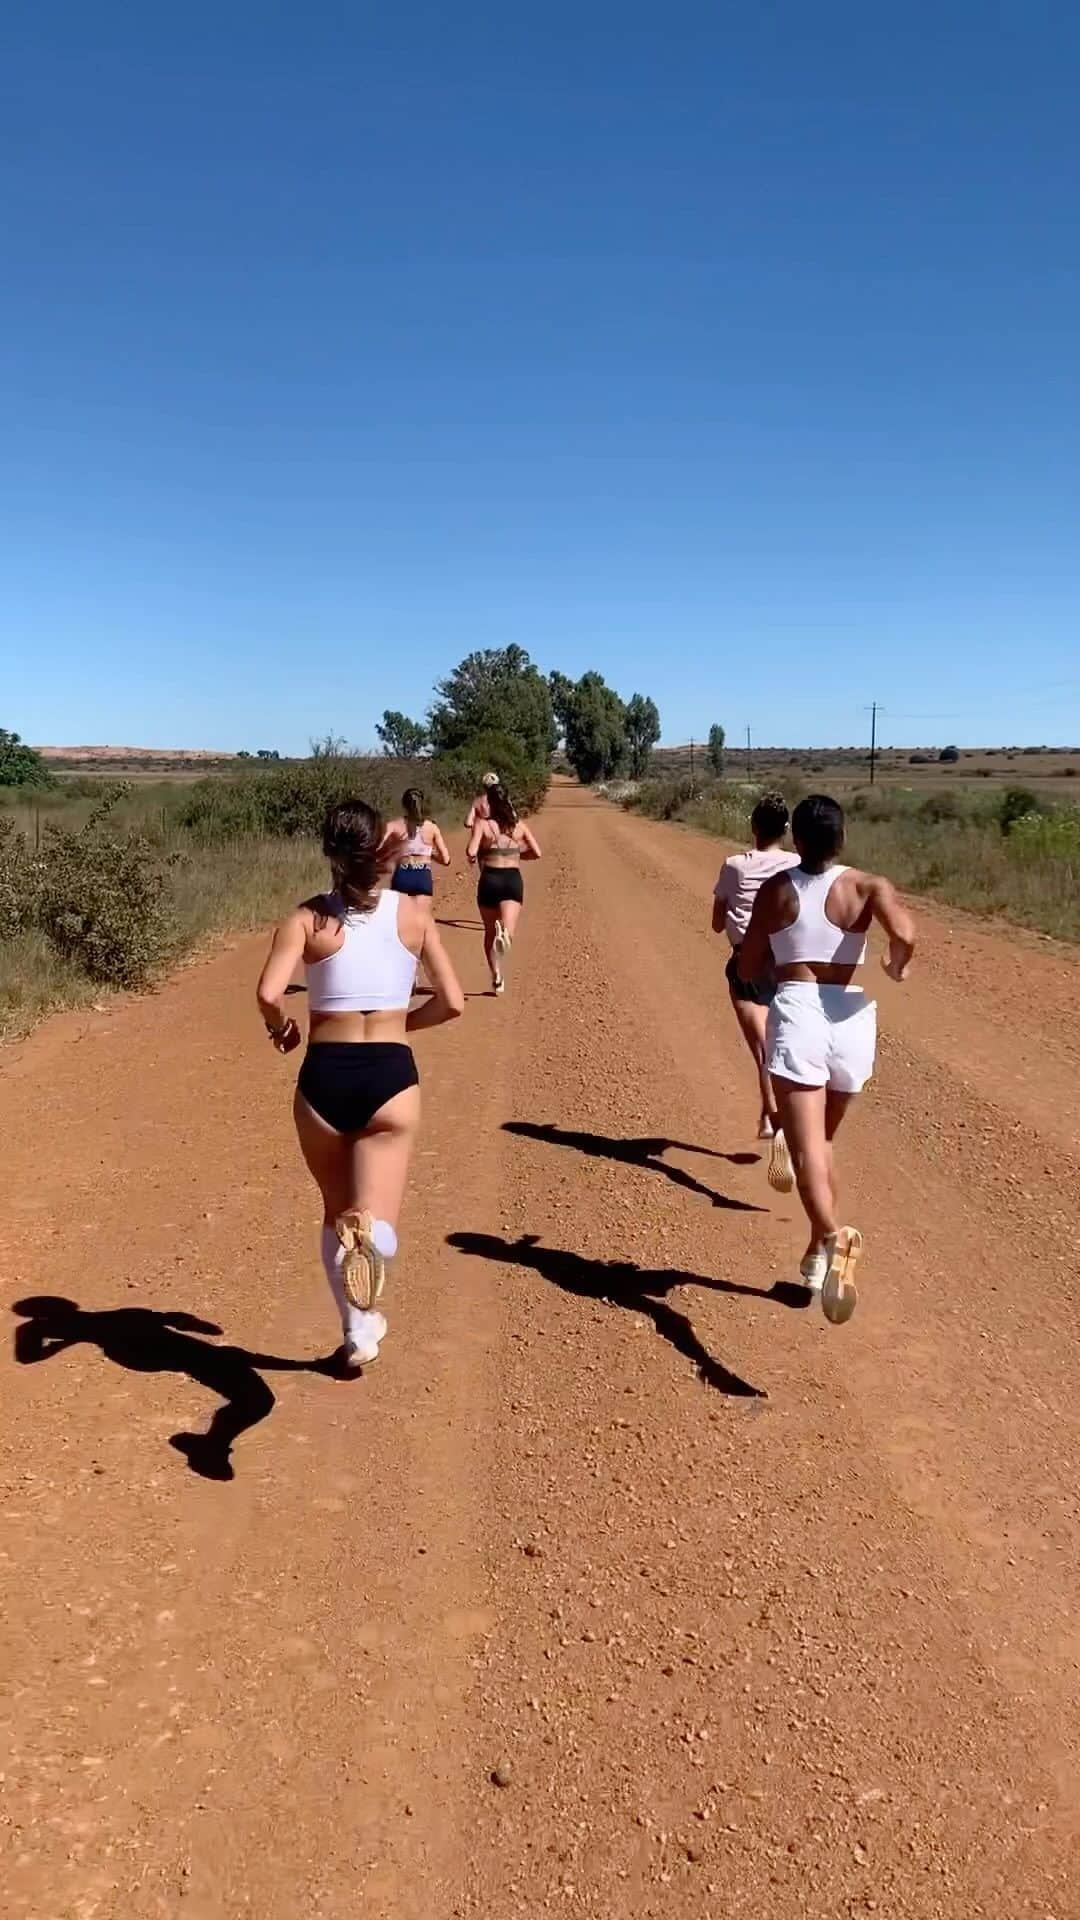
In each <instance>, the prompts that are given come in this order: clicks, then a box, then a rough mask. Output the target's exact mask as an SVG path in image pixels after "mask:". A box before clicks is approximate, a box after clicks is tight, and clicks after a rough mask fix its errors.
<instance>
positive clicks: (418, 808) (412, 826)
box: [401, 787, 424, 833]
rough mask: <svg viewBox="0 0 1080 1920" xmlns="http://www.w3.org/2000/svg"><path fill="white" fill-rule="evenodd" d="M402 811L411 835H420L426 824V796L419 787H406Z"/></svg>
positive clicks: (402, 798)
mask: <svg viewBox="0 0 1080 1920" xmlns="http://www.w3.org/2000/svg"><path fill="white" fill-rule="evenodd" d="M401 811H402V813H403V814H404V815H405V825H406V826H407V827H408V828H409V831H410V832H411V833H419V831H420V829H421V827H422V826H423V824H424V796H423V794H422V793H421V791H420V789H419V787H406V789H405V791H404V793H403V794H402V796H401Z"/></svg>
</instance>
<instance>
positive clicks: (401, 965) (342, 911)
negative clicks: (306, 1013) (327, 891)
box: [306, 892, 417, 1013]
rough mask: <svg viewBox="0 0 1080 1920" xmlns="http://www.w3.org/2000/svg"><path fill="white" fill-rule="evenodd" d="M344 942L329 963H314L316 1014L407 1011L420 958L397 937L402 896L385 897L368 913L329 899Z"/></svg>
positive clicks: (311, 982) (310, 975)
mask: <svg viewBox="0 0 1080 1920" xmlns="http://www.w3.org/2000/svg"><path fill="white" fill-rule="evenodd" d="M330 905H331V912H333V913H336V914H337V915H339V917H340V919H341V923H342V927H343V934H342V941H341V945H340V947H338V949H337V952H336V953H331V954H328V955H327V957H326V959H325V960H312V961H309V963H308V965H307V968H306V973H307V987H308V1005H309V1007H310V1008H311V1011H312V1013H377V1012H385V1011H397V1010H398V1009H400V1008H403V1007H407V1006H408V1004H409V1001H410V1000H411V999H412V993H413V987H414V986H415V984H416V968H417V957H416V955H415V953H410V952H409V949H408V947H406V946H403V945H402V942H401V940H400V938H399V936H398V908H399V907H400V905H401V895H400V894H399V893H389V892H386V893H380V894H379V896H378V899H377V900H376V902H375V905H374V906H373V907H372V908H371V910H370V912H369V913H358V912H357V911H356V909H355V908H354V907H346V906H345V905H344V904H343V902H342V901H341V900H340V899H339V898H338V896H337V895H336V894H332V895H331V896H330Z"/></svg>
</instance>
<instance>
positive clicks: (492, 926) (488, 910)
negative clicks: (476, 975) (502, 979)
mask: <svg viewBox="0 0 1080 1920" xmlns="http://www.w3.org/2000/svg"><path fill="white" fill-rule="evenodd" d="M503 904H504V905H505V902H504V903H503ZM480 918H481V920H482V921H483V923H484V959H485V960H486V961H487V963H488V972H489V973H490V975H491V977H492V979H493V980H495V979H497V978H498V972H499V969H498V967H497V966H496V964H495V930H496V928H497V927H498V924H499V908H498V907H481V908H480Z"/></svg>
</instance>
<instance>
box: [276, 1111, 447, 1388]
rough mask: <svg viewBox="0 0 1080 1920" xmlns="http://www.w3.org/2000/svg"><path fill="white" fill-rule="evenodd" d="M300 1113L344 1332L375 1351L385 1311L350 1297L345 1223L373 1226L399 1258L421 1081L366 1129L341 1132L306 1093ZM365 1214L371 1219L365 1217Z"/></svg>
mask: <svg viewBox="0 0 1080 1920" xmlns="http://www.w3.org/2000/svg"><path fill="white" fill-rule="evenodd" d="M294 1113H295V1118H296V1130H297V1133H298V1135H299V1138H300V1147H301V1151H302V1152H303V1155H304V1159H305V1161H306V1162H307V1165H308V1168H309V1170H310V1172H311V1174H312V1176H313V1178H314V1179H315V1181H316V1182H317V1184H318V1186H319V1190H320V1192H321V1193H322V1196H323V1228H322V1242H321V1245H322V1259H323V1266H324V1269H325V1272H326V1277H327V1280H328V1281H329V1284H330V1289H331V1292H332V1293H333V1296H334V1300H335V1302H336V1305H337V1308H338V1312H339V1314H340V1316H341V1323H342V1329H343V1331H344V1334H345V1339H346V1342H347V1343H348V1342H349V1341H352V1342H354V1343H359V1345H360V1347H361V1350H362V1351H361V1354H360V1357H361V1358H364V1357H366V1358H368V1359H372V1358H374V1355H375V1353H376V1352H377V1351H378V1343H379V1341H380V1340H381V1339H382V1337H383V1334H384V1333H385V1332H386V1322H385V1320H384V1318H383V1316H382V1314H381V1313H374V1312H373V1311H372V1310H371V1309H364V1308H361V1307H357V1306H354V1305H353V1304H352V1302H351V1301H350V1300H349V1299H348V1297H347V1294H346V1290H345V1274H344V1262H345V1255H346V1248H345V1245H344V1243H343V1240H342V1238H341V1232H340V1231H339V1223H341V1222H342V1221H343V1219H344V1218H348V1219H349V1221H350V1224H354V1225H355V1226H356V1227H357V1228H358V1230H359V1232H360V1233H361V1234H366V1231H367V1229H368V1227H370V1239H371V1243H372V1246H373V1247H374V1250H375V1252H376V1253H377V1254H378V1255H379V1258H380V1262H381V1261H382V1260H388V1259H392V1258H393V1256H394V1254H395V1253H396V1251H397V1222H398V1219H399V1216H400V1213H401V1202H402V1198H403V1195H404V1192H405V1181H406V1178H407V1175H408V1170H409V1159H410V1156H411V1153H412V1148H413V1144H414V1142H415V1139H416V1134H417V1129H418V1127H419V1124H420V1089H419V1087H406V1088H404V1089H403V1091H402V1092H401V1093H398V1094H395V1095H394V1097H393V1099H391V1100H388V1101H387V1103H386V1105H385V1106H384V1107H381V1108H380V1109H379V1111H378V1113H376V1114H374V1115H373V1116H372V1118H371V1120H370V1122H369V1123H368V1125H367V1127H365V1128H364V1130H363V1132H362V1133H356V1134H343V1133H336V1132H335V1131H334V1129H333V1128H332V1127H329V1126H327V1124H326V1121H325V1120H322V1119H321V1118H320V1117H319V1115H318V1114H317V1113H315V1112H314V1110H313V1109H312V1108H311V1107H310V1106H309V1105H308V1103H307V1101H306V1100H305V1099H304V1098H303V1095H302V1094H300V1093H298V1094H297V1095H296V1101H295V1106H294ZM357 1216H359V1218H357ZM364 1216H369V1220H367V1221H364ZM361 1221H364V1224H363V1226H361V1224H360V1222H361ZM346 1237H349V1236H348V1235H347V1236H346ZM352 1237H353V1238H355V1237H356V1235H353V1236H352Z"/></svg>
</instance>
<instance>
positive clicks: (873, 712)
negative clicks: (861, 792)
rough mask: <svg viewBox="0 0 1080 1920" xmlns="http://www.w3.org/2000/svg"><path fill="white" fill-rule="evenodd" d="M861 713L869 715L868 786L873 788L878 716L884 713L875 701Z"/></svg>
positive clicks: (882, 708)
mask: <svg viewBox="0 0 1080 1920" xmlns="http://www.w3.org/2000/svg"><path fill="white" fill-rule="evenodd" d="M863 711H864V713H868V714H869V715H870V785H871V786H873V784H874V776H875V774H876V772H877V723H878V714H879V713H884V712H885V708H884V707H883V706H882V704H881V702H880V700H875V701H873V703H872V704H871V705H870V706H869V707H864V709H863Z"/></svg>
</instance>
